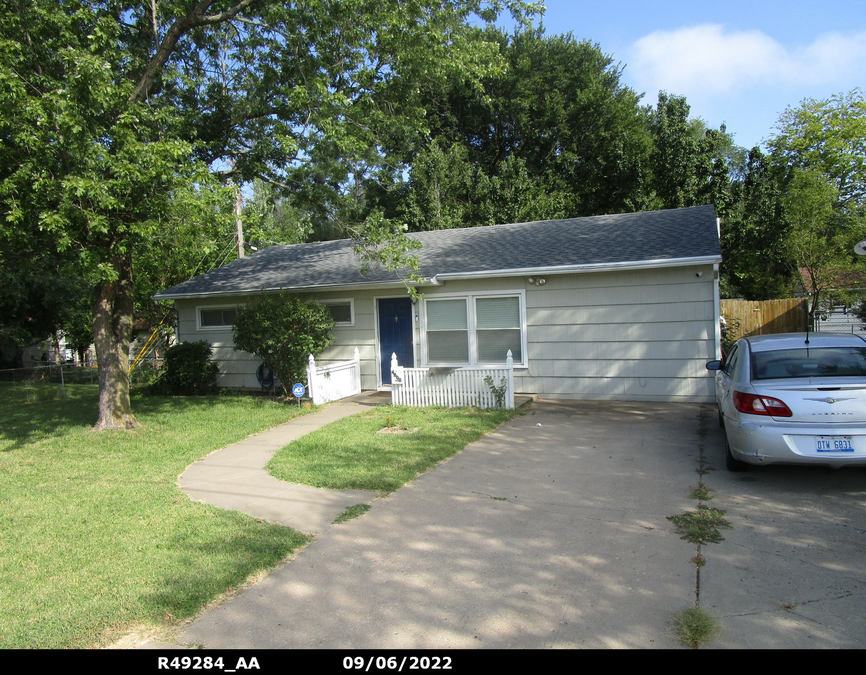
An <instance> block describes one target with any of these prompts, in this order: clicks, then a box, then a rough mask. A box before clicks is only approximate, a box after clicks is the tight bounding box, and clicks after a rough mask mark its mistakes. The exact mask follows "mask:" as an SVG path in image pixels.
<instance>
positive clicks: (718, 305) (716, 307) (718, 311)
mask: <svg viewBox="0 0 866 675" xmlns="http://www.w3.org/2000/svg"><path fill="white" fill-rule="evenodd" d="M713 315H714V316H715V320H716V323H715V325H716V330H715V333H716V339H715V342H716V358H717V359H720V358H722V326H721V315H722V300H721V298H720V297H719V264H718V263H714V264H713Z"/></svg>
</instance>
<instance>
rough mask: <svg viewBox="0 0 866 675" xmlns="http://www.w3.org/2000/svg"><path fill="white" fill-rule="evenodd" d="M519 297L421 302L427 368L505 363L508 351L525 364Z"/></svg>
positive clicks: (465, 298) (442, 299) (436, 299)
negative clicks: (422, 306)
mask: <svg viewBox="0 0 866 675" xmlns="http://www.w3.org/2000/svg"><path fill="white" fill-rule="evenodd" d="M522 303H523V296H522V295H484V294H478V295H474V294H473V295H466V296H460V297H445V298H428V299H426V300H425V301H424V309H425V325H424V328H425V330H424V335H425V343H426V362H427V363H428V364H430V365H452V366H458V365H488V364H490V365H493V364H503V363H505V358H506V354H507V353H508V350H511V356H512V357H513V359H514V364H515V365H525V364H524V358H523V354H524V338H525V336H524V320H523V307H522Z"/></svg>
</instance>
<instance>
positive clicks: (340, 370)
mask: <svg viewBox="0 0 866 675" xmlns="http://www.w3.org/2000/svg"><path fill="white" fill-rule="evenodd" d="M307 391H308V393H309V396H310V398H311V399H313V403H315V404H316V405H321V404H322V403H328V402H329V401H338V400H340V399H341V398H346V397H347V396H354V395H355V394H360V393H361V359H360V356H359V354H358V348H357V347H355V352H354V356H353V357H352V360H351V361H343V362H341V363H332V364H330V365H327V366H317V365H316V359H315V358H313V355H312V354H310V360H309V365H308V366H307Z"/></svg>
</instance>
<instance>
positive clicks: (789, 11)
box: [543, 0, 866, 147]
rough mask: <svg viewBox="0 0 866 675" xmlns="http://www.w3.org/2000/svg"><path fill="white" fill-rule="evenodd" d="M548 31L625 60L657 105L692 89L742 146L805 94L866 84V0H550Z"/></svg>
mask: <svg viewBox="0 0 866 675" xmlns="http://www.w3.org/2000/svg"><path fill="white" fill-rule="evenodd" d="M545 4H546V5H547V11H546V13H545V16H544V19H543V24H544V27H545V29H546V32H547V33H548V34H558V33H567V32H572V33H573V34H574V36H575V37H576V38H578V39H581V40H583V39H585V40H589V41H591V42H594V43H597V44H598V45H599V46H600V47H601V49H602V51H604V52H605V53H606V54H608V55H610V56H612V57H613V59H614V61H615V62H618V63H620V64H622V65H623V66H624V70H623V74H622V79H623V82H624V83H625V84H627V85H628V86H630V87H632V88H633V89H635V90H637V91H639V92H644V93H645V94H646V96H645V98H644V100H643V102H644V103H648V104H654V103H655V101H656V100H657V97H658V92H659V90H660V89H664V90H666V91H668V92H670V93H672V94H679V95H685V96H686V98H687V100H688V102H689V103H690V104H691V106H692V116H694V117H700V118H702V119H703V120H704V121H706V122H707V124H708V125H710V126H713V127H718V126H719V125H720V124H722V123H725V124H726V125H727V128H728V131H729V132H731V133H733V134H734V140H735V141H736V142H737V144H739V145H743V146H745V147H752V146H753V145H756V144H760V143H761V142H762V141H763V140H765V139H766V138H767V137H769V136H770V135H771V134H772V131H773V127H774V126H775V124H776V122H777V121H778V119H779V115H780V114H781V113H782V112H783V111H784V110H785V108H787V107H788V106H797V105H798V104H799V103H800V102H801V101H802V100H803V99H805V98H818V99H825V98H829V97H830V96H832V95H833V94H838V93H842V92H847V91H850V90H851V89H854V88H856V87H866V2H864V0H823V1H822V2H818V0H808V1H806V0H785V1H781V0H751V1H745V0H729V1H726V0H717V1H716V2H712V3H710V2H700V1H695V0H692V1H691V2H684V1H682V0H656V1H655V2H647V1H646V0H643V1H634V0H626V1H620V2H616V3H610V4H603V3H600V2H587V1H586V0H547V2H546V3H545Z"/></svg>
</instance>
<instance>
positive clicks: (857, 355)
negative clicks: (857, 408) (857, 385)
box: [752, 346, 866, 380]
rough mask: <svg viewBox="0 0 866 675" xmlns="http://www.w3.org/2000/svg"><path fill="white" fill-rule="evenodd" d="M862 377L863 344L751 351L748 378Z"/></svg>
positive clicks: (864, 374) (865, 368) (864, 364)
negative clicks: (750, 374) (750, 375)
mask: <svg viewBox="0 0 866 675" xmlns="http://www.w3.org/2000/svg"><path fill="white" fill-rule="evenodd" d="M852 376H855V377H866V347H822V348H819V349H809V348H807V347H805V346H804V347H802V348H797V349H780V350H778V351H770V352H752V379H753V380H776V379H783V378H791V377H852Z"/></svg>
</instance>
